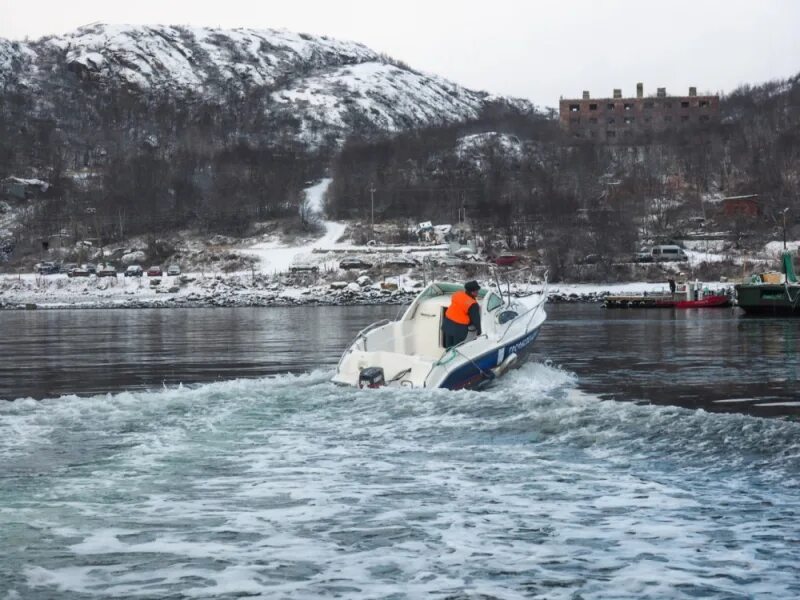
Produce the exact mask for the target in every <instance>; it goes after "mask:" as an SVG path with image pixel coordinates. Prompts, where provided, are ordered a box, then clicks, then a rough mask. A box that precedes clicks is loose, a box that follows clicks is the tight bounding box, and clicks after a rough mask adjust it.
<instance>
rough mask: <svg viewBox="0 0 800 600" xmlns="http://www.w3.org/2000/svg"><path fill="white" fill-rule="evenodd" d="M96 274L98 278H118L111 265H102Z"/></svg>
mask: <svg viewBox="0 0 800 600" xmlns="http://www.w3.org/2000/svg"><path fill="white" fill-rule="evenodd" d="M95 274H96V275H97V276H98V277H116V276H117V270H116V269H115V268H114V267H112V266H111V265H100V266H99V267H98V268H97V272H96V273H95Z"/></svg>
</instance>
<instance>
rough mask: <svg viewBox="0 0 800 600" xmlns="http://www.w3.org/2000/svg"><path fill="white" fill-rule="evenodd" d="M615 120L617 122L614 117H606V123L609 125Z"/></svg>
mask: <svg viewBox="0 0 800 600" xmlns="http://www.w3.org/2000/svg"><path fill="white" fill-rule="evenodd" d="M616 122H617V120H616V119H615V118H614V117H609V118H608V124H609V125H613V124H614V123H616Z"/></svg>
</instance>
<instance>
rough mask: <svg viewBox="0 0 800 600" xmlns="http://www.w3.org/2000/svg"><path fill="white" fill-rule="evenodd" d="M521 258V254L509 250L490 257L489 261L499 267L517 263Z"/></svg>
mask: <svg viewBox="0 0 800 600" xmlns="http://www.w3.org/2000/svg"><path fill="white" fill-rule="evenodd" d="M521 260H522V256H520V255H519V254H513V253H511V252H503V253H502V254H499V255H498V256H494V257H492V258H490V259H489V262H493V263H494V264H496V265H497V266H499V267H510V266H512V265H515V264H517V263H518V262H519V261H521Z"/></svg>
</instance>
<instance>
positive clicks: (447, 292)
mask: <svg viewBox="0 0 800 600" xmlns="http://www.w3.org/2000/svg"><path fill="white" fill-rule="evenodd" d="M463 289H464V286H463V285H461V284H460V283H449V282H446V281H437V282H436V283H432V284H431V285H430V286H428V289H427V290H425V291H424V292H423V293H422V294H421V295H420V298H432V297H434V296H452V295H453V294H454V293H456V292H458V291H460V290H463ZM484 296H486V289H484V288H481V289H480V290H478V298H483V297H484Z"/></svg>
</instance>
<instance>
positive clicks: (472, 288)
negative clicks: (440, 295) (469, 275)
mask: <svg viewBox="0 0 800 600" xmlns="http://www.w3.org/2000/svg"><path fill="white" fill-rule="evenodd" d="M464 289H465V290H467V291H468V292H477V291H478V290H479V289H481V286H479V285H478V282H477V281H468V282H467V283H465V284H464Z"/></svg>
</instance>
